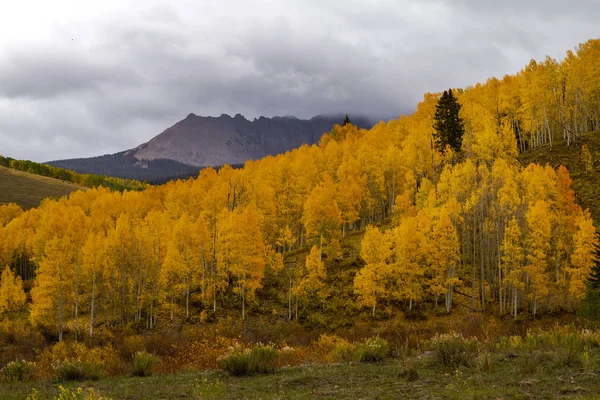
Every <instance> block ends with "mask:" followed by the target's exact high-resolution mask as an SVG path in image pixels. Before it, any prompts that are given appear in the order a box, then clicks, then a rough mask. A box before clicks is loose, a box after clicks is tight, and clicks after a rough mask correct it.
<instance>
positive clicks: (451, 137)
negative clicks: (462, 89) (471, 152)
mask: <svg viewBox="0 0 600 400" xmlns="http://www.w3.org/2000/svg"><path fill="white" fill-rule="evenodd" d="M459 113H460V104H459V103H458V101H457V99H456V97H455V96H454V93H452V89H448V90H445V91H444V93H443V94H442V97H440V100H439V101H438V104H437V106H436V107H435V116H434V117H433V118H434V120H433V128H434V129H435V134H434V136H435V145H436V148H437V149H438V150H439V151H441V152H445V151H446V146H450V148H451V149H452V150H453V151H454V152H456V153H459V152H460V150H461V146H462V137H463V134H464V131H465V130H464V127H463V121H462V119H461V118H460V115H459Z"/></svg>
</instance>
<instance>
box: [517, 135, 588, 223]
mask: <svg viewBox="0 0 600 400" xmlns="http://www.w3.org/2000/svg"><path fill="white" fill-rule="evenodd" d="M583 144H587V145H588V148H589V151H590V153H591V156H592V162H593V166H592V169H591V171H588V172H587V173H586V166H585V163H584V161H583V160H582V157H581V149H582V146H583ZM520 160H521V162H522V163H523V164H529V163H531V162H536V163H540V164H546V163H547V164H550V165H551V166H552V167H555V168H557V167H558V166H559V165H561V164H562V165H564V166H565V167H567V168H568V170H569V172H570V173H571V178H572V179H573V189H574V190H575V196H576V197H575V198H576V200H577V203H578V204H580V205H581V206H582V207H583V208H589V210H590V212H591V213H592V216H593V218H594V221H595V223H596V226H597V227H600V132H591V133H588V134H586V135H585V136H584V137H583V140H579V141H578V142H577V143H575V144H571V145H570V146H567V145H566V144H565V143H563V142H562V141H561V142H558V143H554V144H553V146H552V150H550V147H549V146H543V147H539V148H537V149H535V150H530V151H526V152H525V153H523V154H521V156H520Z"/></svg>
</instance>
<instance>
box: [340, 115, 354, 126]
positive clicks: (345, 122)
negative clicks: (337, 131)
mask: <svg viewBox="0 0 600 400" xmlns="http://www.w3.org/2000/svg"><path fill="white" fill-rule="evenodd" d="M351 123H352V121H350V118H348V114H346V117H345V118H344V122H343V123H342V126H346V125H349V124H351Z"/></svg>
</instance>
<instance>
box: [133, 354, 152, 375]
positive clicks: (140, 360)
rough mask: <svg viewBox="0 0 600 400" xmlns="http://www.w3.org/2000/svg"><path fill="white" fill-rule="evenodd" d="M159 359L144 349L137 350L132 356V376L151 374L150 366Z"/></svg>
mask: <svg viewBox="0 0 600 400" xmlns="http://www.w3.org/2000/svg"><path fill="white" fill-rule="evenodd" d="M158 361H159V359H158V357H156V356H155V355H154V354H150V353H147V352H145V351H138V352H137V353H135V355H134V356H133V371H132V372H131V375H133V376H150V375H152V367H153V366H154V364H156V363H157V362H158Z"/></svg>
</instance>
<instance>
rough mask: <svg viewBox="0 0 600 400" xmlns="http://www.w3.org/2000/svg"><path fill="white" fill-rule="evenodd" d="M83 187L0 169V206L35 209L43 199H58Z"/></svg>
mask: <svg viewBox="0 0 600 400" xmlns="http://www.w3.org/2000/svg"><path fill="white" fill-rule="evenodd" d="M77 190H85V188H84V187H81V186H78V185H75V184H73V183H70V182H65V181H60V180H58V179H53V178H47V177H45V176H40V175H33V174H29V173H27V172H21V171H17V170H14V169H9V168H4V167H0V204H8V203H16V204H18V205H20V206H21V207H23V208H24V209H29V208H33V207H37V206H38V205H39V204H40V202H41V201H42V200H43V199H45V198H48V197H50V198H60V197H62V196H65V195H68V194H69V193H71V192H74V191H77Z"/></svg>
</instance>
